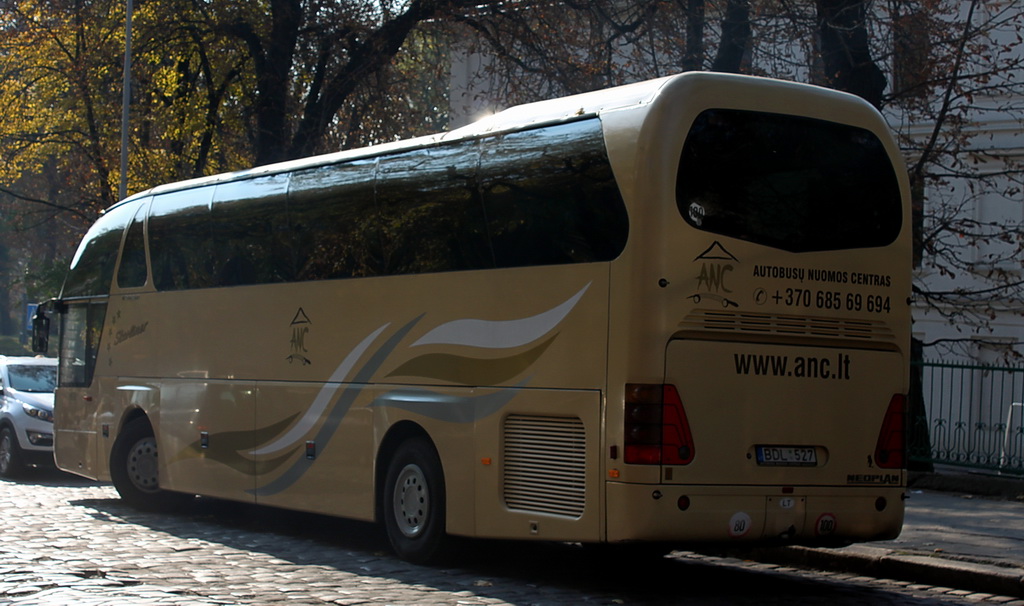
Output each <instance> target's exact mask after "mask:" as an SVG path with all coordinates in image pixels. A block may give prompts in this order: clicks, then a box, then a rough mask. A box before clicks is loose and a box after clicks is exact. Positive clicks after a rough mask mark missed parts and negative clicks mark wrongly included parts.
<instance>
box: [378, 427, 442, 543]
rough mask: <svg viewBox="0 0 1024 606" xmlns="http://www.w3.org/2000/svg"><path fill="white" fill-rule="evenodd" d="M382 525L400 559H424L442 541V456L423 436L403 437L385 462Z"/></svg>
mask: <svg viewBox="0 0 1024 606" xmlns="http://www.w3.org/2000/svg"><path fill="white" fill-rule="evenodd" d="M383 505H384V527H385V529H386V531H387V536H388V541H389V542H390V543H391V547H392V549H394V550H395V553H396V554H398V556H399V557H400V558H402V559H403V560H407V561H409V562H413V563H422V562H427V561H429V560H431V559H434V558H437V557H438V556H440V555H441V552H442V547H443V546H444V544H445V542H446V541H445V539H446V536H445V487H444V474H443V472H442V469H441V459H440V458H439V457H438V456H437V451H436V450H435V449H434V446H433V445H432V444H431V443H430V442H429V441H428V440H426V439H424V438H412V439H410V440H406V441H405V442H403V443H402V444H401V445H400V446H399V447H398V450H397V451H396V452H395V455H394V457H392V458H391V463H390V464H389V465H388V472H387V476H386V479H385V481H384V493H383Z"/></svg>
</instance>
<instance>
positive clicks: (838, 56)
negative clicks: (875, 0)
mask: <svg viewBox="0 0 1024 606" xmlns="http://www.w3.org/2000/svg"><path fill="white" fill-rule="evenodd" d="M866 4H867V2H865V0H817V7H818V27H819V34H820V35H821V58H822V61H823V63H824V65H825V77H826V79H827V81H828V85H829V86H831V87H833V88H836V89H838V90H841V91H846V92H848V93H853V94H855V95H858V96H860V97H862V98H864V99H866V100H867V101H868V103H870V104H872V105H874V106H875V107H877V108H881V107H882V93H883V92H884V91H885V86H886V78H885V74H883V73H882V70H881V69H880V68H879V67H878V65H876V64H875V62H874V60H873V59H872V58H871V49H870V47H869V45H868V29H867V6H866Z"/></svg>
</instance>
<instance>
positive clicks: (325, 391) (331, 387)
mask: <svg viewBox="0 0 1024 606" xmlns="http://www.w3.org/2000/svg"><path fill="white" fill-rule="evenodd" d="M389 325H390V323H389V324H385V325H384V326H381V327H380V328H378V329H377V330H375V331H373V332H372V333H370V335H369V336H368V337H366V338H365V339H363V340H362V342H361V343H359V345H356V347H355V349H353V350H352V351H351V352H349V354H348V355H347V356H346V357H345V359H344V360H342V362H341V364H339V365H338V368H337V369H335V371H334V374H332V375H331V378H330V379H328V380H327V381H328V382H327V383H326V384H325V385H324V386H323V387H321V388H320V392H319V393H318V394H316V399H314V400H313V403H312V404H311V405H310V407H309V410H307V411H306V414H304V415H302V418H301V419H300V420H299V422H298V423H296V424H295V425H294V426H293V427H292V428H291V429H290V430H288V433H286V434H284V435H283V436H281V437H279V438H278V439H276V440H274V441H273V442H271V443H270V444H267V445H266V446H263V447H262V448H257V449H255V450H253V451H252V454H253V455H254V456H258V455H264V454H268V453H271V452H277V451H279V450H283V449H285V448H288V447H289V446H292V445H293V444H294V443H295V442H296V440H299V439H301V438H302V437H303V436H305V435H306V434H307V433H308V432H309V430H310V429H312V428H313V426H314V425H316V422H317V421H318V420H319V419H320V416H321V415H322V414H323V413H324V410H326V409H327V405H328V404H330V403H331V400H332V399H334V394H335V392H337V391H338V389H340V388H341V385H338V383H340V382H341V381H343V380H344V379H345V377H346V376H348V373H349V372H351V370H352V367H353V366H355V365H356V361H357V360H358V359H359V358H360V357H362V355H363V353H365V352H366V350H367V348H369V347H370V345H371V344H372V343H373V342H374V341H375V340H376V339H377V337H378V336H380V333H382V332H384V329H385V328H387V327H388V326H389Z"/></svg>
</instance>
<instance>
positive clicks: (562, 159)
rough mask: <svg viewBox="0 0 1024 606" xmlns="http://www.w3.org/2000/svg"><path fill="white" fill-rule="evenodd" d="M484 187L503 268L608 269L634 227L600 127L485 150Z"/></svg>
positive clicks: (594, 123)
mask: <svg viewBox="0 0 1024 606" xmlns="http://www.w3.org/2000/svg"><path fill="white" fill-rule="evenodd" d="M480 166H481V173H480V182H481V187H482V190H483V200H484V208H485V211H486V213H487V221H488V222H487V225H488V230H489V232H490V239H491V245H492V246H493V249H494V254H495V259H496V262H497V265H498V266H499V267H517V266H524V265H550V264H558V263H586V262H592V261H610V260H612V259H614V258H615V257H617V256H618V255H619V253H621V252H622V249H623V248H624V247H625V245H626V237H627V234H628V219H627V216H626V209H625V205H624V203H623V201H622V196H621V194H620V192H619V188H618V185H617V184H616V182H615V179H614V177H613V175H612V170H611V165H610V164H609V162H608V156H607V153H606V152H605V146H604V137H603V133H602V129H601V124H600V121H598V120H596V119H595V120H583V121H579V122H572V123H569V124H560V125H557V126H551V127H546V128H537V129H533V130H528V131H523V132H516V133H511V134H507V135H503V136H500V137H495V138H493V139H486V140H484V142H483V154H482V158H481V163H480Z"/></svg>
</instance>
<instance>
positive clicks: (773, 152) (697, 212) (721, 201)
mask: <svg viewBox="0 0 1024 606" xmlns="http://www.w3.org/2000/svg"><path fill="white" fill-rule="evenodd" d="M676 204H677V205H678V206H679V211H680V212H681V213H682V215H683V218H684V219H685V220H686V221H687V222H688V223H689V224H690V225H692V226H694V227H696V228H698V229H702V230H704V231H709V232H712V233H716V234H721V235H724V236H730V237H733V238H739V239H742V240H748V241H751V242H756V243H758V244H764V245H767V246H772V247H775V248H779V249H782V250H787V251H790V252H810V251H822V250H841V249H850V248H868V247H874V246H885V245H888V244H891V243H892V242H893V241H894V240H895V239H896V237H897V236H898V235H899V233H900V227H901V218H902V214H901V213H902V211H901V203H900V190H899V183H898V181H897V179H896V174H895V172H893V168H892V163H891V162H890V160H889V158H888V156H887V155H886V151H885V148H884V147H883V146H882V142H881V141H880V140H879V139H878V137H877V136H875V135H874V134H873V133H871V132H869V131H867V130H864V129H861V128H857V127H853V126H847V125H844V124H838V123H834V122H826V121H823V120H815V119H812V118H806V117H798V116H787V115H782V114H770V113H763V112H753V111H739V110H726V109H710V110H706V111H704V112H702V113H700V114H699V115H698V116H697V119H696V120H694V123H693V125H692V126H691V127H690V132H689V134H688V135H687V138H686V142H685V144H684V145H683V153H682V158H681V159H680V162H679V175H678V181H677V184H676Z"/></svg>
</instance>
